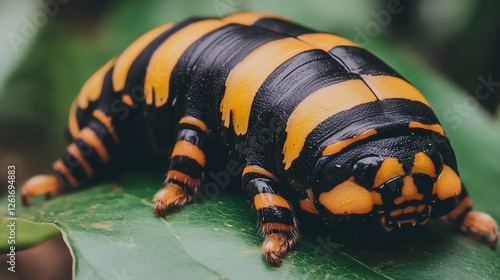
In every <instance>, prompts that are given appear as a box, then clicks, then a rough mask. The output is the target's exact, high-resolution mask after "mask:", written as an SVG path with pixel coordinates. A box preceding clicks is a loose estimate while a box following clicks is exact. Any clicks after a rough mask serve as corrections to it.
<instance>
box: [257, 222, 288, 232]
mask: <svg viewBox="0 0 500 280" xmlns="http://www.w3.org/2000/svg"><path fill="white" fill-rule="evenodd" d="M274 230H277V231H285V232H291V231H293V230H295V226H293V225H285V224H282V223H265V224H262V231H263V232H264V233H269V232H271V231H274Z"/></svg>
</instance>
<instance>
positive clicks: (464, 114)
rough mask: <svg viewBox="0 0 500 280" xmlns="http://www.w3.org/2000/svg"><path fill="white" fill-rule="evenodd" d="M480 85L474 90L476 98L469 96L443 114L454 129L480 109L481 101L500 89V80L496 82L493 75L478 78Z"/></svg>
mask: <svg viewBox="0 0 500 280" xmlns="http://www.w3.org/2000/svg"><path fill="white" fill-rule="evenodd" d="M477 80H478V82H479V84H478V85H477V86H476V88H475V89H474V96H467V97H466V98H464V100H463V101H462V102H461V103H455V104H453V105H452V106H451V108H449V109H448V110H446V111H445V112H444V113H443V120H444V121H445V122H448V123H452V126H451V128H452V129H458V128H459V127H460V126H461V125H462V123H463V122H464V120H465V119H467V118H469V117H470V116H471V115H472V113H473V112H474V111H476V110H477V109H478V107H479V100H481V101H485V100H487V99H488V98H490V97H491V96H492V94H493V93H495V92H496V91H497V90H498V88H499V87H500V80H498V81H494V80H493V75H492V74H489V75H488V77H486V78H485V77H483V76H478V77H477Z"/></svg>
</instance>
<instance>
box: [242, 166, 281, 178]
mask: <svg viewBox="0 0 500 280" xmlns="http://www.w3.org/2000/svg"><path fill="white" fill-rule="evenodd" d="M247 173H257V174H261V175H264V176H265V177H266V178H269V179H271V180H273V181H278V178H276V176H274V175H273V174H272V173H271V172H269V171H267V170H265V169H264V168H262V167H260V166H258V165H247V166H246V167H245V169H243V175H245V174H247Z"/></svg>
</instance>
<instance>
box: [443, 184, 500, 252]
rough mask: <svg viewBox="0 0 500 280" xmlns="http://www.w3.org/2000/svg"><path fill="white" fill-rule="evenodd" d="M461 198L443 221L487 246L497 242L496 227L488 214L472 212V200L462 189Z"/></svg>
mask: <svg viewBox="0 0 500 280" xmlns="http://www.w3.org/2000/svg"><path fill="white" fill-rule="evenodd" d="M463 190H464V192H463V196H462V197H461V200H460V202H459V203H458V205H457V207H456V208H455V209H454V210H453V211H452V212H451V213H450V214H448V215H447V216H445V219H446V220H447V221H448V222H450V223H451V224H452V225H454V226H456V227H457V228H458V229H459V230H460V231H462V232H464V233H466V234H470V235H472V236H474V237H475V238H477V239H478V240H480V241H482V242H485V243H486V244H488V245H489V246H492V247H493V246H495V245H496V243H497V241H498V225H497V223H496V222H495V220H494V219H493V218H492V217H491V216H490V215H488V214H486V213H484V212H480V211H475V210H472V200H471V199H470V197H469V196H468V195H467V192H466V191H465V188H463Z"/></svg>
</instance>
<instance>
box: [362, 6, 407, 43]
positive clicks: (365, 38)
mask: <svg viewBox="0 0 500 280" xmlns="http://www.w3.org/2000/svg"><path fill="white" fill-rule="evenodd" d="M410 1H411V0H410ZM403 9H404V7H403V5H402V4H401V2H400V1H399V0H390V1H388V2H387V6H386V7H385V9H383V10H380V11H378V12H375V11H370V15H371V16H372V18H373V19H372V20H370V21H368V22H367V23H366V24H365V25H364V27H363V28H360V27H359V26H356V27H354V32H355V35H354V42H356V43H357V44H359V45H363V46H368V44H370V41H371V39H372V38H374V37H377V36H378V35H380V33H381V32H382V29H383V28H386V27H387V26H389V24H390V23H391V20H392V17H393V16H394V15H397V14H400V13H401V12H402V11H403Z"/></svg>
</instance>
